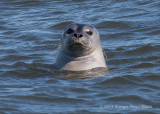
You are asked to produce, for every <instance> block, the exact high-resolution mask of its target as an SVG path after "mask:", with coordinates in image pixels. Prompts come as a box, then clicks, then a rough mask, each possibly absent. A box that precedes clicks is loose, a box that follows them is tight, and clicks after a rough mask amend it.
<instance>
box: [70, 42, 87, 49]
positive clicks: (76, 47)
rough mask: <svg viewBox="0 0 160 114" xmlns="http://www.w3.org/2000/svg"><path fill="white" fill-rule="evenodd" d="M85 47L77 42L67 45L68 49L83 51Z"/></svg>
mask: <svg viewBox="0 0 160 114" xmlns="http://www.w3.org/2000/svg"><path fill="white" fill-rule="evenodd" d="M86 47H87V46H85V45H84V44H82V43H78V42H76V43H73V44H70V45H69V48H71V49H85V48H86Z"/></svg>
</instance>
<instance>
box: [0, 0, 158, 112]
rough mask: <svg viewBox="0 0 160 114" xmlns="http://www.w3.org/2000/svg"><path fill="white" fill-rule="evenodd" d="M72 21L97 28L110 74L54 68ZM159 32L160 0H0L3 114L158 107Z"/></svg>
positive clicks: (0, 99)
mask: <svg viewBox="0 0 160 114" xmlns="http://www.w3.org/2000/svg"><path fill="white" fill-rule="evenodd" d="M73 22H77V23H87V24H92V25H93V26H95V27H96V28H97V29H98V31H99V33H100V36H101V41H102V47H103V48H104V50H105V55H107V57H106V58H105V60H106V63H107V66H108V67H109V72H108V73H107V74H106V76H103V77H97V78H87V79H66V80H63V79H60V78H57V76H58V75H60V74H57V75H56V73H55V74H51V73H50V72H49V71H50V68H51V66H52V64H53V63H54V60H55V56H56V52H57V47H58V43H59V39H60V38H61V36H62V35H61V34H62V32H63V29H64V27H65V26H66V25H68V24H70V23H73ZM159 39H160V1H159V0H61V1H60V0H59V1H58V0H0V114H5V113H7V114H20V113H22V114H23V113H26V114H30V113H33V114H36V113H37V114H41V113H43V114H44V113H50V114H52V113H92V114H93V113H96V114H97V113H114V114H115V113H132V114H147V113H148V114H152V113H153V114H158V113H159V112H160V40H159ZM61 75H63V76H65V74H61ZM55 77H56V78H55Z"/></svg>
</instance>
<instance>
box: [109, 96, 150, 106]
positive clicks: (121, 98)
mask: <svg viewBox="0 0 160 114" xmlns="http://www.w3.org/2000/svg"><path fill="white" fill-rule="evenodd" d="M107 100H109V101H117V102H118V101H122V102H132V103H142V104H149V105H150V104H152V102H151V101H149V100H147V99H145V98H142V97H141V96H138V95H123V96H114V97H109V98H107Z"/></svg>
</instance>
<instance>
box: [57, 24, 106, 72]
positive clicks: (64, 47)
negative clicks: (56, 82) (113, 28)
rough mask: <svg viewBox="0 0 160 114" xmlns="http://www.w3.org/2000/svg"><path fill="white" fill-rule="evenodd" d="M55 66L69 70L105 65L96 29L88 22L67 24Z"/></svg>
mask: <svg viewBox="0 0 160 114" xmlns="http://www.w3.org/2000/svg"><path fill="white" fill-rule="evenodd" d="M88 64H89V65H88ZM99 64H101V65H99ZM55 66H56V67H57V68H58V69H60V70H71V71H79V70H88V69H92V68H95V67H106V64H105V60H104V56H103V52H102V47H101V41H100V38H99V34H98V31H97V29H96V28H95V27H93V26H91V25H88V24H77V23H73V24H70V25H68V26H67V27H66V28H65V29H64V33H63V35H62V39H61V45H60V46H59V50H58V55H57V58H56V62H55Z"/></svg>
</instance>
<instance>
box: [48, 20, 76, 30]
mask: <svg viewBox="0 0 160 114" xmlns="http://www.w3.org/2000/svg"><path fill="white" fill-rule="evenodd" d="M71 23H73V21H68V22H67V21H66V22H61V23H57V24H56V25H53V26H51V27H50V29H56V30H57V29H59V30H63V29H64V28H65V27H66V26H67V25H68V24H71Z"/></svg>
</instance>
